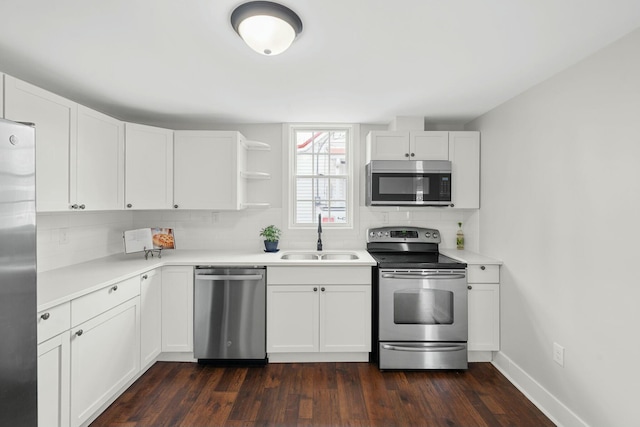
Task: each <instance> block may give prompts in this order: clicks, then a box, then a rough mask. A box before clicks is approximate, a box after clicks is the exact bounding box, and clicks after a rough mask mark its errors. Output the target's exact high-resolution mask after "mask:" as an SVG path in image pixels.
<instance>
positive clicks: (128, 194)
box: [125, 123, 173, 209]
mask: <svg viewBox="0 0 640 427" xmlns="http://www.w3.org/2000/svg"><path fill="white" fill-rule="evenodd" d="M125 178H126V179H125V208H126V209H171V208H172V207H173V130H170V129H162V128H157V127H152V126H144V125H138V124H134V123H126V124H125Z"/></svg>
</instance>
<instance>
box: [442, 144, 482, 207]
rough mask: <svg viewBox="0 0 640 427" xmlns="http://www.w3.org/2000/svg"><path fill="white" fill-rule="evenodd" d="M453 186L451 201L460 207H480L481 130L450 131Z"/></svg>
mask: <svg viewBox="0 0 640 427" xmlns="http://www.w3.org/2000/svg"><path fill="white" fill-rule="evenodd" d="M449 160H451V168H452V171H451V174H452V181H453V188H452V193H451V202H452V203H453V205H454V207H456V208H460V209H478V208H479V207H480V132H449Z"/></svg>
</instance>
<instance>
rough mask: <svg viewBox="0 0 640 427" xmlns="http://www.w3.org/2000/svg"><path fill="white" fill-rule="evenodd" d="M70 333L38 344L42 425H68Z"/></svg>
mask: <svg viewBox="0 0 640 427" xmlns="http://www.w3.org/2000/svg"><path fill="white" fill-rule="evenodd" d="M67 305H68V304H67ZM67 327H68V326H67ZM69 334H70V333H69V331H68V330H67V331H65V332H63V333H61V334H59V335H57V336H55V337H53V338H51V339H49V340H47V341H45V342H42V343H40V344H38V425H39V426H50V427H68V426H69V383H70V378H69V363H70V360H71V359H70V357H69V344H70V343H69Z"/></svg>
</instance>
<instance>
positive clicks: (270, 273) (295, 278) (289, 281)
mask: <svg viewBox="0 0 640 427" xmlns="http://www.w3.org/2000/svg"><path fill="white" fill-rule="evenodd" d="M346 284H349V285H370V284H371V267H342V266H339V267H338V266H324V267H322V266H320V267H269V268H268V269H267V285H346Z"/></svg>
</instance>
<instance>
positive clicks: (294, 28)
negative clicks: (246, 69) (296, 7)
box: [231, 1, 302, 56]
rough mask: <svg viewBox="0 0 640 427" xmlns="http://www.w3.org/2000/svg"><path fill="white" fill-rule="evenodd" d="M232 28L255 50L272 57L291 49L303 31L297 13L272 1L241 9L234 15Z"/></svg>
mask: <svg viewBox="0 0 640 427" xmlns="http://www.w3.org/2000/svg"><path fill="white" fill-rule="evenodd" d="M231 25H233V28H234V29H235V30H236V32H237V33H238V34H239V35H240V37H242V39H243V40H244V41H245V43H246V44H247V45H248V46H249V47H250V48H251V49H253V50H255V51H256V52H258V53H260V54H262V55H269V56H273V55H278V54H280V53H282V52H284V51H285V50H287V49H288V48H289V46H291V43H293V41H294V40H295V38H296V37H297V35H298V34H300V32H301V31H302V21H301V20H300V18H299V17H298V15H296V14H295V12H293V11H292V10H291V9H289V8H287V7H285V6H282V5H280V4H277V3H272V2H268V1H254V2H249V3H245V4H243V5H240V6H238V7H237V8H236V9H235V10H234V11H233V13H232V14H231Z"/></svg>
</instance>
